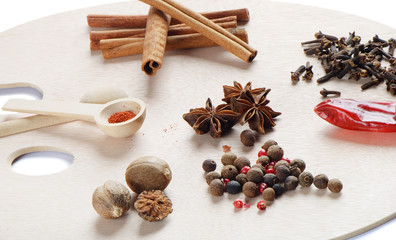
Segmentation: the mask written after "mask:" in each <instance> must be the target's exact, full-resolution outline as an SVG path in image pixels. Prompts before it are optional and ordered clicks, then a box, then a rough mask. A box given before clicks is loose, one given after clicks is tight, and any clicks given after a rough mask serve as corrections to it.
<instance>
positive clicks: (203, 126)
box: [183, 81, 281, 146]
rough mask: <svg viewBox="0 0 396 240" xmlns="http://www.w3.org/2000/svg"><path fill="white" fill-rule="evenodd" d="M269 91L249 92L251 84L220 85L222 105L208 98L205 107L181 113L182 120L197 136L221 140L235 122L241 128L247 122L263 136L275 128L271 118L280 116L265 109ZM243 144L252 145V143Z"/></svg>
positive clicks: (264, 89)
mask: <svg viewBox="0 0 396 240" xmlns="http://www.w3.org/2000/svg"><path fill="white" fill-rule="evenodd" d="M270 91H271V89H266V88H256V89H252V83H251V82H248V83H247V84H246V85H245V87H242V85H241V84H240V83H238V82H236V81H234V85H233V86H226V85H224V86H223V92H224V98H223V99H222V100H223V101H224V102H225V103H223V104H220V105H218V106H213V104H212V100H211V99H210V98H208V99H207V101H206V105H205V107H201V108H193V109H190V112H189V113H185V114H183V119H184V120H185V121H186V122H187V123H188V124H189V125H190V126H191V127H192V128H193V129H194V130H195V132H196V133H197V134H205V133H208V132H209V133H210V135H211V136H212V137H214V138H217V137H221V136H222V135H223V134H224V133H225V132H227V131H228V130H229V129H231V128H232V127H233V126H234V125H235V124H236V123H238V122H239V123H241V124H242V125H243V124H245V123H248V124H249V128H250V129H252V130H254V131H256V132H258V133H259V134H265V129H266V128H272V127H275V126H276V124H275V122H274V118H276V117H277V116H279V115H280V114H281V113H280V112H277V111H274V110H273V109H272V108H271V107H269V106H268V104H269V102H270V101H269V100H268V98H267V95H268V93H269V92H270ZM241 141H242V140H241ZM242 143H244V144H245V145H247V146H251V145H252V141H251V140H247V141H246V143H245V141H242Z"/></svg>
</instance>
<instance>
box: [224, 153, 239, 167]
mask: <svg viewBox="0 0 396 240" xmlns="http://www.w3.org/2000/svg"><path fill="white" fill-rule="evenodd" d="M235 159H237V155H235V153H232V152H225V153H224V154H223V156H221V163H222V164H223V165H232V164H233V163H234V161H235Z"/></svg>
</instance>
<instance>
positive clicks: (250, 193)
mask: <svg viewBox="0 0 396 240" xmlns="http://www.w3.org/2000/svg"><path fill="white" fill-rule="evenodd" d="M242 191H243V193H244V194H245V196H246V197H250V198H253V197H255V196H257V194H258V193H259V188H258V186H257V184H256V183H254V182H247V183H245V184H244V185H243V187H242Z"/></svg>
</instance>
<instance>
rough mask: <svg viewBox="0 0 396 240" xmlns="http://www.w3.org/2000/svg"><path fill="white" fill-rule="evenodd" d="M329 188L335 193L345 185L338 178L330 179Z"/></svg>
mask: <svg viewBox="0 0 396 240" xmlns="http://www.w3.org/2000/svg"><path fill="white" fill-rule="evenodd" d="M327 187H328V188H329V190H330V191H331V192H333V193H339V192H341V190H342V188H343V185H342V182H341V181H340V180H338V179H336V178H333V179H330V180H329V183H328V184H327Z"/></svg>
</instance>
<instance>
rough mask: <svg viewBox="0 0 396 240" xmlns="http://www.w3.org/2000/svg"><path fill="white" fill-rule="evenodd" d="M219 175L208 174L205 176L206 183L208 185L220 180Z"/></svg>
mask: <svg viewBox="0 0 396 240" xmlns="http://www.w3.org/2000/svg"><path fill="white" fill-rule="evenodd" d="M220 178H221V175H220V173H218V172H214V171H213V172H209V173H207V174H206V175H205V180H206V183H207V184H208V185H209V184H210V182H212V181H213V180H214V179H220Z"/></svg>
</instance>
